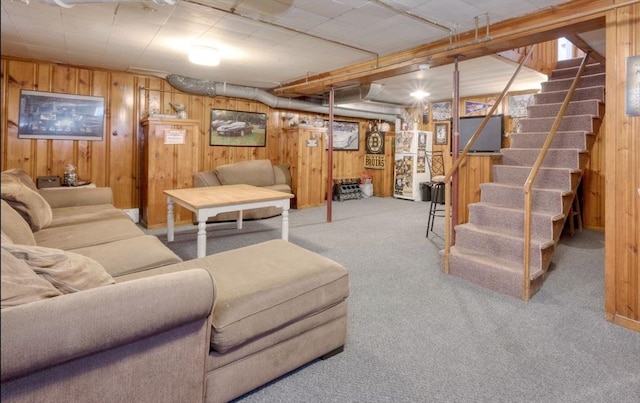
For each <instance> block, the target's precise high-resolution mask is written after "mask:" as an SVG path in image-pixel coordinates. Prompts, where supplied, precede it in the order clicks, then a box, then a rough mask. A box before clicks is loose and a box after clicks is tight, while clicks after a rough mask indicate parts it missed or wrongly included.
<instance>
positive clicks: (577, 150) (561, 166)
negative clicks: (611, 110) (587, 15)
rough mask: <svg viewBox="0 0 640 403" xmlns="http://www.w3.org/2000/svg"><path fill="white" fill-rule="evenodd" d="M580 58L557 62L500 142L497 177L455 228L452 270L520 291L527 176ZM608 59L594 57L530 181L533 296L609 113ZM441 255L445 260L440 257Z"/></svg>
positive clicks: (507, 290) (496, 287)
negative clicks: (506, 140) (514, 130)
mask: <svg viewBox="0 0 640 403" xmlns="http://www.w3.org/2000/svg"><path fill="white" fill-rule="evenodd" d="M581 62H582V59H572V60H564V61H560V62H558V64H557V66H556V69H555V70H554V71H553V72H552V74H551V76H550V78H549V81H547V82H544V83H542V91H541V92H540V93H539V94H536V95H535V96H534V100H535V102H534V105H533V106H530V107H529V112H528V116H527V118H525V119H521V120H520V128H521V130H520V133H518V134H512V135H511V144H510V148H506V149H503V150H502V151H501V153H502V165H496V166H494V171H493V178H492V180H493V182H491V183H483V184H481V185H480V188H481V201H480V202H478V203H473V204H470V205H469V222H468V223H465V224H462V225H458V226H456V227H455V231H456V241H455V245H454V246H452V247H451V252H450V255H449V272H450V273H451V274H454V275H456V276H459V277H462V278H465V279H467V280H469V281H471V282H473V283H476V284H479V285H481V286H484V287H487V288H489V289H492V290H495V291H498V292H501V293H504V294H508V295H512V296H514V297H518V298H523V278H522V276H523V272H524V261H523V259H524V257H523V251H524V246H523V245H524V183H525V181H526V179H527V177H528V175H529V172H530V171H531V167H532V166H533V164H534V163H535V160H536V158H537V156H538V153H539V151H540V148H541V147H542V145H543V143H544V140H545V137H546V136H547V134H548V133H549V131H550V129H551V127H552V125H553V121H554V119H555V117H556V115H557V114H558V112H559V110H560V107H561V104H562V102H563V101H564V98H565V96H566V94H567V92H568V90H569V88H570V87H571V84H572V82H573V79H574V78H575V75H576V74H577V72H578V69H579V66H580V64H581ZM604 85H605V73H604V66H602V65H600V64H597V63H595V62H594V63H589V64H587V65H586V66H585V69H584V72H583V74H582V77H581V79H580V82H579V83H578V87H577V89H576V91H575V93H574V96H573V98H572V101H571V103H570V105H569V107H568V109H567V111H566V113H565V116H564V117H563V118H562V122H561V124H560V126H559V128H558V132H557V133H556V136H555V139H554V141H553V143H552V145H551V148H550V149H549V151H548V153H547V156H546V157H545V159H544V161H543V164H542V167H541V169H540V171H539V172H538V175H537V177H536V180H535V181H534V182H533V193H532V194H533V196H532V219H531V222H532V226H531V228H532V229H531V249H530V250H531V252H530V253H531V255H530V279H531V289H530V295H533V294H534V293H535V292H536V291H538V290H539V289H540V287H541V286H542V282H543V281H544V279H545V277H546V273H547V270H548V268H549V264H550V263H551V258H552V255H553V251H554V248H555V245H556V244H557V242H558V240H559V238H560V235H561V234H562V229H563V227H564V223H565V220H566V217H567V216H568V215H569V212H570V210H571V205H572V201H573V198H574V195H575V192H576V190H577V188H578V185H579V184H580V179H581V177H582V172H583V170H584V168H585V166H586V164H587V161H588V159H589V152H590V150H591V146H592V145H593V142H594V137H595V135H597V133H598V131H599V128H600V124H601V119H602V116H603V114H604ZM443 262H444V260H443Z"/></svg>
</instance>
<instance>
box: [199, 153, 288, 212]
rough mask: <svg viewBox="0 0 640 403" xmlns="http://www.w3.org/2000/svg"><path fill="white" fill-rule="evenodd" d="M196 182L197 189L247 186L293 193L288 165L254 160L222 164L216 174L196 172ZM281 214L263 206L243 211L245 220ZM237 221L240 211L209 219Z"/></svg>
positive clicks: (278, 210)
mask: <svg viewBox="0 0 640 403" xmlns="http://www.w3.org/2000/svg"><path fill="white" fill-rule="evenodd" d="M193 183H194V186H195V187H205V186H220V185H239V184H245V185H252V186H260V187H265V188H268V189H273V190H277V191H279V192H285V193H292V192H291V172H290V170H289V165H288V164H276V165H273V164H272V163H271V161H270V160H251V161H241V162H235V163H232V164H224V165H219V166H218V167H216V168H215V169H214V170H213V171H203V172H198V173H196V174H195V175H194V177H193ZM281 213H282V209H281V208H278V207H263V208H257V209H249V210H245V211H243V212H242V218H243V219H244V220H250V219H257V218H268V217H274V216H277V215H280V214H281ZM237 218H238V213H237V212H230V213H221V214H218V215H217V216H215V217H209V219H208V220H207V222H219V221H234V220H236V219H237Z"/></svg>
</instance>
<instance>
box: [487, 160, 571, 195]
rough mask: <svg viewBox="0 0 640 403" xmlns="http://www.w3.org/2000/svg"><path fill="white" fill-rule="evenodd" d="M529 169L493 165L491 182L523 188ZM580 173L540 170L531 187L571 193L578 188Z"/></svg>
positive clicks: (550, 169) (544, 168)
mask: <svg viewBox="0 0 640 403" xmlns="http://www.w3.org/2000/svg"><path fill="white" fill-rule="evenodd" d="M529 172H531V167H520V166H513V165H494V166H493V182H494V183H502V184H505V185H518V186H524V183H525V181H526V180H527V178H528V177H529ZM581 175H582V172H581V171H580V170H571V169H567V168H546V167H543V168H540V170H539V171H538V174H537V175H536V179H535V180H534V182H533V187H535V188H542V189H558V190H565V191H573V189H575V188H576V187H577V186H578V183H579V180H580V177H581Z"/></svg>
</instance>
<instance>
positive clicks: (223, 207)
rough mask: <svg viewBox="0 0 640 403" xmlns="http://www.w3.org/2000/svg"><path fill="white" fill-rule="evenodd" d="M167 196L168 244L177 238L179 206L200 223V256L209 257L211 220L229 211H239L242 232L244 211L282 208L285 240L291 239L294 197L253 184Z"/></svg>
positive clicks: (170, 192) (189, 190) (176, 191)
mask: <svg viewBox="0 0 640 403" xmlns="http://www.w3.org/2000/svg"><path fill="white" fill-rule="evenodd" d="M164 193H165V194H166V195H167V241H169V242H172V241H173V237H174V223H173V221H174V214H173V205H174V204H178V205H180V206H182V207H184V208H186V209H187V210H189V211H192V212H194V213H195V215H196V219H197V220H198V235H197V256H198V257H204V256H205V255H206V245H207V231H206V228H207V218H209V217H212V216H215V215H216V214H219V213H226V212H229V211H237V212H238V220H237V228H238V229H242V211H243V210H247V209H252V208H260V207H269V206H274V207H281V208H282V239H284V240H285V241H288V240H289V206H290V199H291V198H293V195H292V194H290V193H284V192H279V191H276V190H271V189H265V188H261V187H257V186H251V185H225V186H209V187H198V188H187V189H172V190H165V191H164Z"/></svg>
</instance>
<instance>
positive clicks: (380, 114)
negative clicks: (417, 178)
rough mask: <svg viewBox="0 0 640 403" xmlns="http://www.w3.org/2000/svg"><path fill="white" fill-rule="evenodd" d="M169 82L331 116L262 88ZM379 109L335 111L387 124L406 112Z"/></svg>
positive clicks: (191, 90) (179, 80) (173, 78)
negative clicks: (374, 110) (382, 121)
mask: <svg viewBox="0 0 640 403" xmlns="http://www.w3.org/2000/svg"><path fill="white" fill-rule="evenodd" d="M167 81H168V82H169V84H171V85H172V86H174V87H175V88H177V89H179V90H180V91H183V92H186V93H189V94H196V95H206V96H210V97H213V96H216V95H220V96H227V97H233V98H241V99H250V100H254V101H258V102H261V103H263V104H265V105H267V106H270V107H271V108H278V109H291V110H298V111H305V112H312V113H316V114H324V115H326V114H329V107H328V106H325V105H319V104H316V103H313V102H308V101H300V100H297V99H293V98H283V97H278V96H275V95H273V94H270V93H268V92H266V91H264V90H261V89H259V88H254V87H244V86H240V85H234V84H228V83H219V82H215V81H210V80H200V79H196V78H191V77H184V76H179V75H177V74H169V75H168V76H167ZM377 109H378V111H377V112H373V111H367V110H355V109H347V108H334V112H335V114H336V115H340V116H347V117H356V118H363V119H371V120H384V121H387V122H394V121H395V119H396V118H397V117H399V116H401V115H402V113H403V112H404V110H403V109H402V108H386V109H384V110H381V109H382V108H380V106H379V105H378V106H377Z"/></svg>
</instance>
